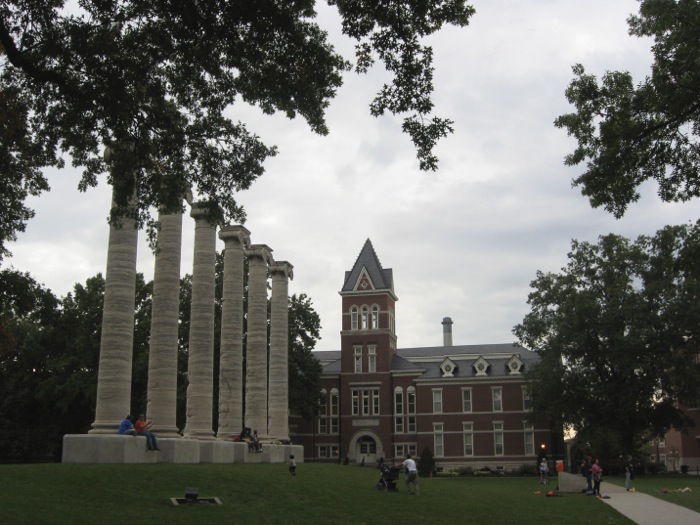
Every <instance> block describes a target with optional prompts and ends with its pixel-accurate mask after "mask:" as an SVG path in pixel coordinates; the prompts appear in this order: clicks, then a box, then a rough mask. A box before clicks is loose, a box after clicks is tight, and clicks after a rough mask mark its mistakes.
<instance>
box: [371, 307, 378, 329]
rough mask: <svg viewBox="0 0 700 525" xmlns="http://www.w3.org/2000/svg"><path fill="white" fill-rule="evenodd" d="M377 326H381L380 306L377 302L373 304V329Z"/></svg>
mask: <svg viewBox="0 0 700 525" xmlns="http://www.w3.org/2000/svg"><path fill="white" fill-rule="evenodd" d="M377 328H379V307H378V306H377V305H376V304H375V305H372V329H373V330H376V329H377Z"/></svg>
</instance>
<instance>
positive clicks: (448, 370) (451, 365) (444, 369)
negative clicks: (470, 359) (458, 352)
mask: <svg viewBox="0 0 700 525" xmlns="http://www.w3.org/2000/svg"><path fill="white" fill-rule="evenodd" d="M456 371H457V365H456V364H455V362H454V361H452V359H450V358H449V357H448V358H446V359H445V360H444V361H443V362H442V364H441V365H440V375H442V377H454V374H455V372H456Z"/></svg>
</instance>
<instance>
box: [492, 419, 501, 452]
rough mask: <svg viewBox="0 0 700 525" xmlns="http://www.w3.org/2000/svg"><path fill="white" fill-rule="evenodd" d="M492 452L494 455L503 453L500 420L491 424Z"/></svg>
mask: <svg viewBox="0 0 700 525" xmlns="http://www.w3.org/2000/svg"><path fill="white" fill-rule="evenodd" d="M493 453H494V455H496V456H502V455H503V423H502V422H500V421H497V422H494V424H493Z"/></svg>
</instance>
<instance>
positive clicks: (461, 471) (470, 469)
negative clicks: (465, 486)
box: [457, 467, 474, 476]
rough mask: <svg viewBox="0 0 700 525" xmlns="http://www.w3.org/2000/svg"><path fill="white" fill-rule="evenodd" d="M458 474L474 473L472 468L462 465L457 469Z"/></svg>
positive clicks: (467, 474) (471, 474)
mask: <svg viewBox="0 0 700 525" xmlns="http://www.w3.org/2000/svg"><path fill="white" fill-rule="evenodd" d="M457 472H458V473H459V475H460V476H473V475H474V469H473V468H471V467H462V468H460V469H459V470H458V471H457Z"/></svg>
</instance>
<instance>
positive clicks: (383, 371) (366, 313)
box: [340, 239, 398, 463]
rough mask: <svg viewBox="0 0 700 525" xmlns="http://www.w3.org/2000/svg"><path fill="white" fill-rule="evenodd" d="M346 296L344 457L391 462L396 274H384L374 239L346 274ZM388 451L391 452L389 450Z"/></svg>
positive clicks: (344, 324) (342, 409) (342, 450)
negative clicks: (394, 276)
mask: <svg viewBox="0 0 700 525" xmlns="http://www.w3.org/2000/svg"><path fill="white" fill-rule="evenodd" d="M340 295H341V297H342V316H343V320H342V331H341V333H340V339H341V364H340V368H341V374H340V382H341V384H340V392H343V393H347V394H346V395H343V396H341V399H340V403H341V410H340V412H341V414H349V415H350V417H346V418H343V419H342V421H341V432H340V434H341V443H340V453H341V454H345V455H347V456H348V457H349V458H350V459H352V460H355V461H362V459H364V460H365V461H366V462H368V463H371V462H375V461H376V460H377V459H379V458H381V457H389V456H390V450H388V448H389V447H390V444H391V426H392V417H391V406H392V398H391V394H390V392H391V391H392V388H391V384H390V383H391V374H389V372H390V370H391V365H392V361H393V358H394V355H395V353H396V326H395V322H394V319H395V317H394V312H395V304H396V301H397V300H398V298H397V297H396V294H395V293H394V280H393V272H392V270H391V269H387V270H385V269H383V268H382V265H381V263H380V262H379V259H378V258H377V254H376V253H375V251H374V248H373V247H372V243H371V241H370V240H369V239H367V241H366V242H365V244H364V246H363V248H362V251H361V252H360V255H359V256H358V257H357V260H356V261H355V264H354V266H353V267H352V269H351V270H350V271H348V272H346V273H345V281H344V283H343V288H342V290H341V291H340ZM385 447H386V449H387V450H385Z"/></svg>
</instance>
